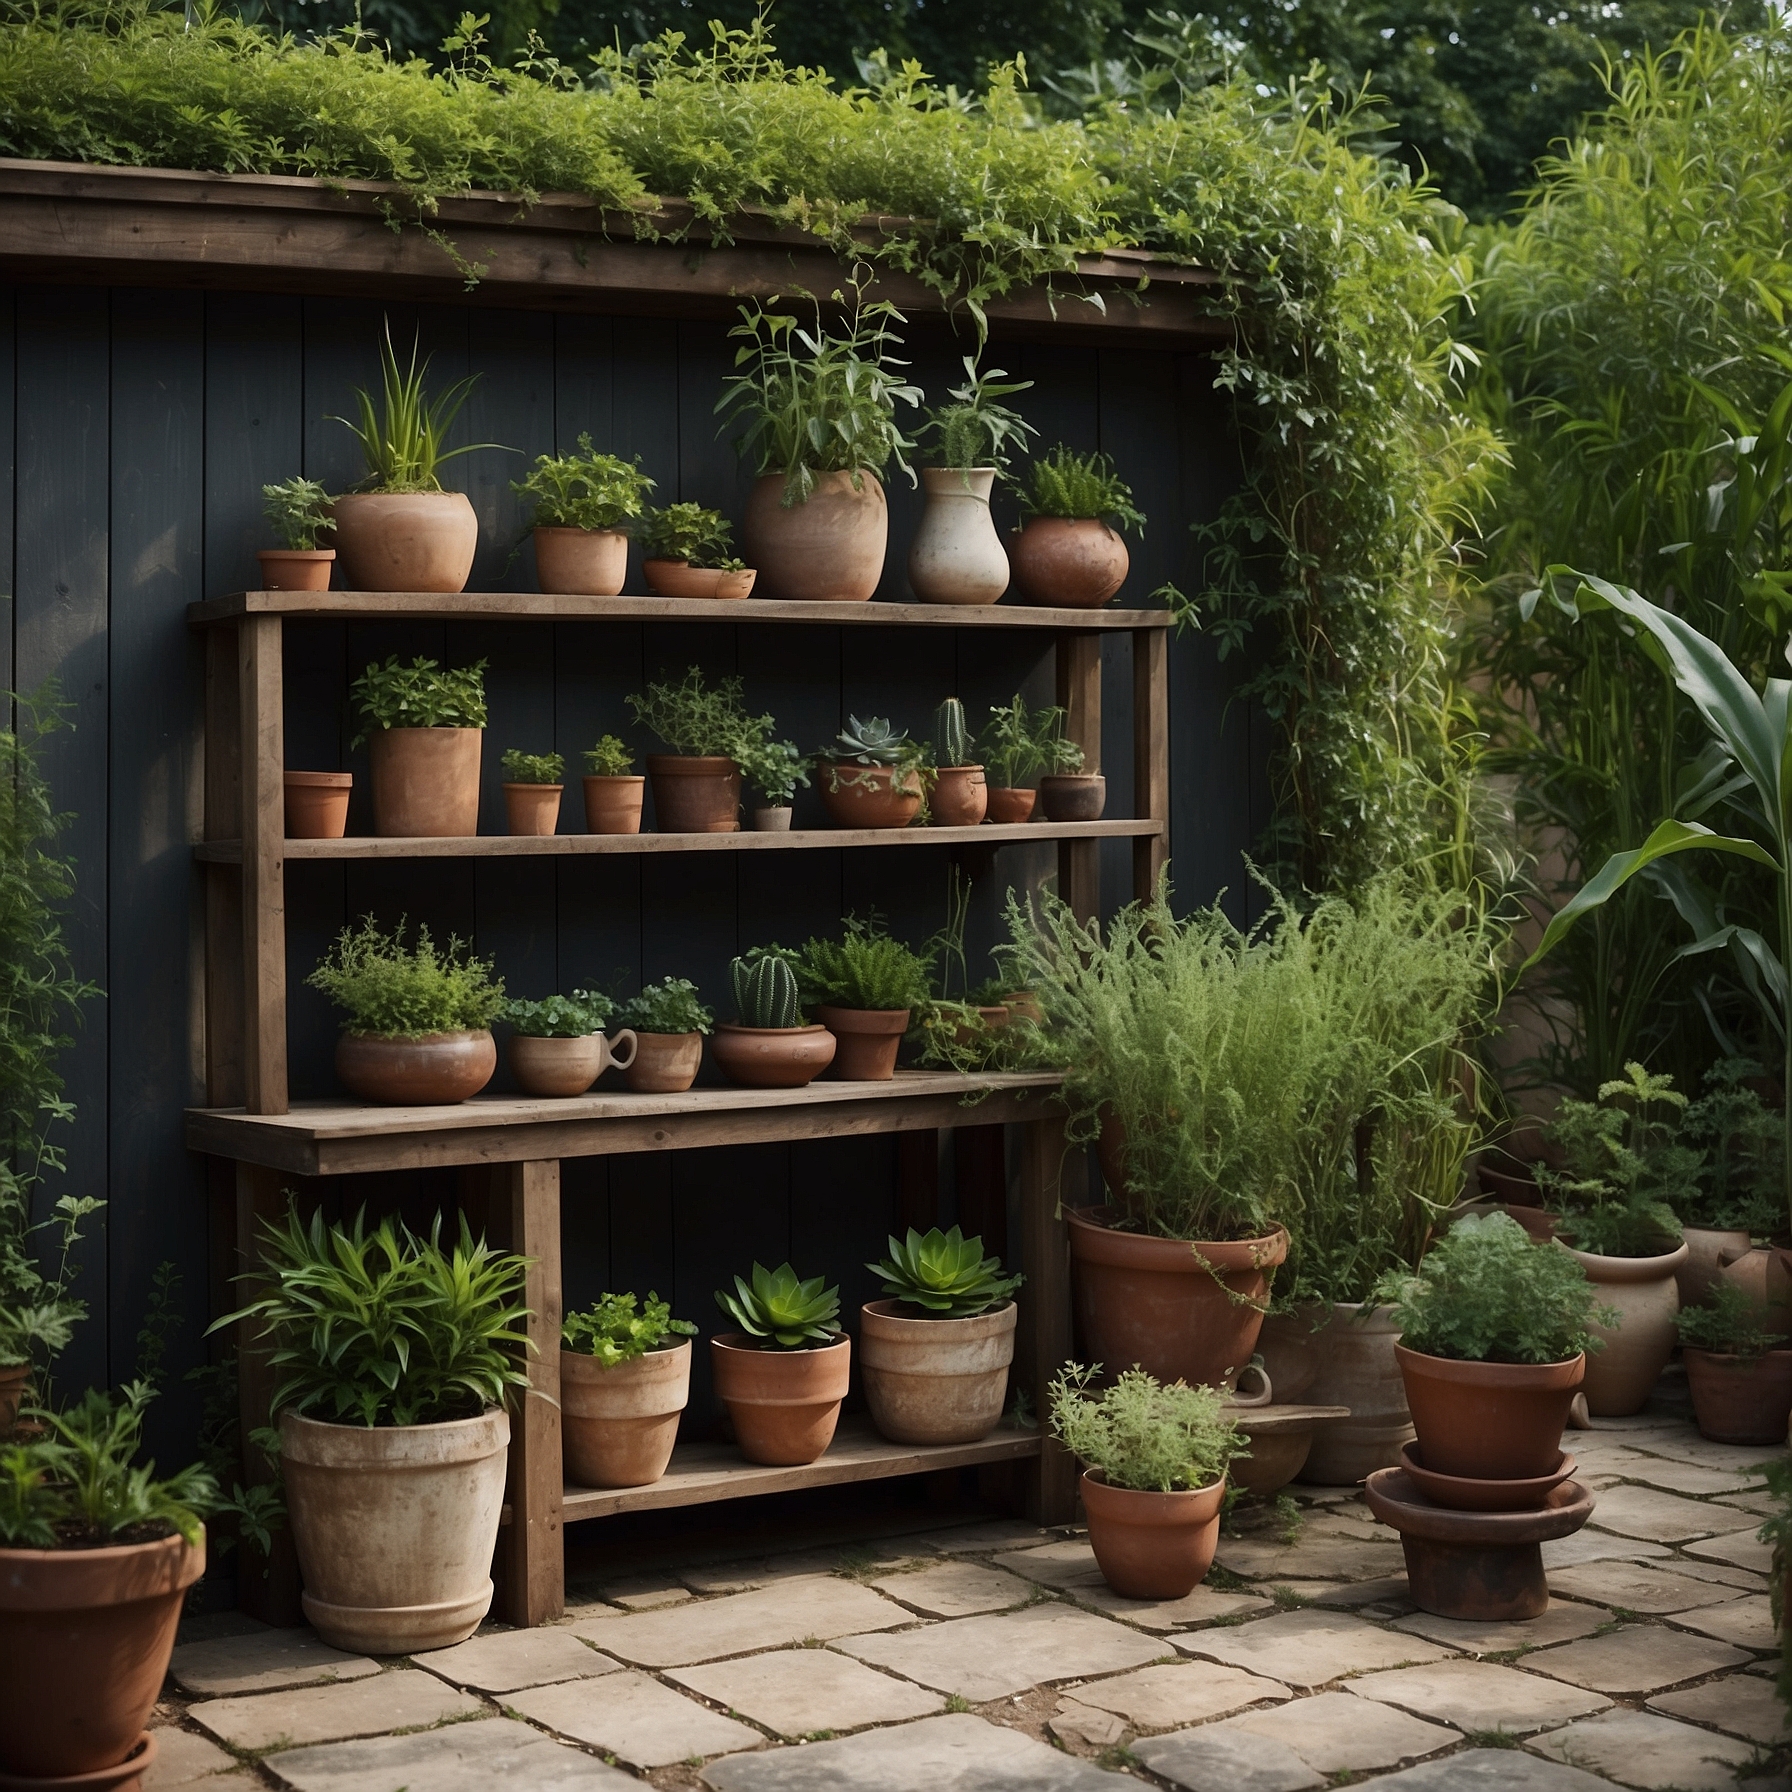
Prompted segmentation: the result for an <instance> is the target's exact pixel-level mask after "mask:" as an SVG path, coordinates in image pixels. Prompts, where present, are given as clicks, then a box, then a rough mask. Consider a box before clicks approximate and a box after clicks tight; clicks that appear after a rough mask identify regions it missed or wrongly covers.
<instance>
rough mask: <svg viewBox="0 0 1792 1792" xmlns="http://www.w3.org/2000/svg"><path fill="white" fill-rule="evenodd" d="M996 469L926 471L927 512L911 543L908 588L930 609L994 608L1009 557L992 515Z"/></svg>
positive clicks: (1004, 586) (1003, 586)
mask: <svg viewBox="0 0 1792 1792" xmlns="http://www.w3.org/2000/svg"><path fill="white" fill-rule="evenodd" d="M995 479H996V470H995V468H994V467H923V468H922V469H921V490H922V491H923V493H925V494H926V500H927V502H926V506H925V508H924V509H923V510H922V512H921V520H920V522H919V523H918V524H917V525H916V528H915V533H914V535H913V537H912V538H911V539H910V541H909V549H908V582H909V584H910V585H911V586H912V587H913V588H914V593H915V596H916V597H918V598H920V600H921V601H922V602H923V603H927V604H993V603H994V602H995V601H996V600H997V599H998V598H999V597H1000V596H1001V595H1002V593H1003V592H1004V591H1006V590H1007V589H1008V577H1009V573H1008V556H1007V554H1006V553H1005V552H1004V551H1003V549H1002V538H1001V536H999V535H998V534H997V533H996V526H995V523H994V521H993V520H992V519H991V517H990V514H989V494H990V491H991V490H992V488H993V487H994V485H995Z"/></svg>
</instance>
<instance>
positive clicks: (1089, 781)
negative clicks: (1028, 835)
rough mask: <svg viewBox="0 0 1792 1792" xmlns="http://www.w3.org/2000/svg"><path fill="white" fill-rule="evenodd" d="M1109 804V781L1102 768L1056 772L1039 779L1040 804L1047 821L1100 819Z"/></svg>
mask: <svg viewBox="0 0 1792 1792" xmlns="http://www.w3.org/2000/svg"><path fill="white" fill-rule="evenodd" d="M1107 805H1108V781H1107V779H1106V778H1104V777H1103V776H1102V775H1101V773H1100V772H1054V773H1052V774H1051V775H1050V776H1049V777H1044V778H1041V779H1040V780H1039V807H1040V808H1041V809H1042V810H1044V812H1045V819H1046V820H1047V821H1100V820H1101V812H1102V810H1103V809H1105V808H1106V807H1107Z"/></svg>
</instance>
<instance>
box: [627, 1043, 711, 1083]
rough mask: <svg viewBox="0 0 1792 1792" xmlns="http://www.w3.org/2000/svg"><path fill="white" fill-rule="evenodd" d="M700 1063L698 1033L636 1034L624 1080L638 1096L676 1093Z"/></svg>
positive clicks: (695, 1072) (689, 1080)
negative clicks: (633, 1051)
mask: <svg viewBox="0 0 1792 1792" xmlns="http://www.w3.org/2000/svg"><path fill="white" fill-rule="evenodd" d="M702 1065H703V1035H702V1034H701V1033H641V1032H637V1033H636V1034H635V1057H634V1062H633V1063H632V1064H630V1065H629V1067H628V1073H627V1077H626V1081H627V1083H628V1086H629V1087H630V1088H631V1089H632V1090H634V1092H635V1093H636V1094H637V1095H679V1094H682V1093H683V1092H684V1091H685V1090H686V1089H688V1088H689V1087H690V1086H691V1084H692V1083H694V1082H695V1081H696V1080H697V1072H698V1070H699V1069H701V1068H702Z"/></svg>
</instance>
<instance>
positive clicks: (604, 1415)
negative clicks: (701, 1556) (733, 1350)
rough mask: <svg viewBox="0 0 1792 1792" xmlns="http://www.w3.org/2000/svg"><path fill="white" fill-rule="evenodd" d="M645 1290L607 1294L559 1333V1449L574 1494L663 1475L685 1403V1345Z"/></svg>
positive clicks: (661, 1304) (682, 1327) (683, 1326)
mask: <svg viewBox="0 0 1792 1792" xmlns="http://www.w3.org/2000/svg"><path fill="white" fill-rule="evenodd" d="M696 1335H697V1328H696V1327H695V1326H694V1325H692V1324H691V1323H690V1321H689V1320H688V1319H674V1318H673V1317H672V1309H671V1307H670V1306H669V1305H668V1304H667V1303H666V1302H665V1301H663V1300H661V1299H660V1297H659V1296H658V1295H657V1294H655V1293H653V1292H652V1291H651V1290H649V1292H648V1295H647V1298H646V1300H645V1301H637V1300H636V1298H635V1296H634V1295H633V1294H605V1295H602V1296H600V1297H599V1298H598V1300H597V1301H595V1302H594V1303H593V1304H592V1305H591V1306H589V1307H587V1308H586V1309H585V1310H584V1311H583V1312H578V1313H568V1314H567V1315H566V1319H565V1322H564V1324H563V1325H562V1326H561V1328H560V1440H561V1443H560V1447H561V1454H562V1456H563V1458H564V1460H565V1463H566V1478H567V1480H569V1481H571V1482H572V1483H574V1484H575V1485H577V1486H580V1487H646V1486H649V1485H651V1484H652V1483H653V1482H655V1481H657V1480H659V1478H660V1477H661V1476H662V1475H663V1474H665V1472H666V1464H667V1463H668V1462H670V1461H671V1460H672V1446H673V1445H674V1444H675V1443H676V1442H677V1441H678V1416H679V1414H680V1413H681V1412H683V1411H684V1409H685V1406H686V1405H687V1404H688V1402H689V1400H690V1397H691V1339H692V1338H694V1337H695V1336H696Z"/></svg>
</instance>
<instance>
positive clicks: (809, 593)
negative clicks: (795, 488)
mask: <svg viewBox="0 0 1792 1792" xmlns="http://www.w3.org/2000/svg"><path fill="white" fill-rule="evenodd" d="M741 538H742V541H743V542H744V543H745V549H746V551H745V553H744V555H743V556H742V557H743V558H744V559H747V560H750V561H752V563H753V564H754V566H755V567H757V568H758V570H759V577H760V580H761V584H760V590H761V591H762V592H763V593H764V594H765V595H766V596H767V597H776V598H783V599H785V600H786V601H790V602H797V603H864V602H865V601H866V600H867V599H869V598H870V596H871V595H872V593H873V592H875V591H876V590H877V586H878V581H879V580H880V579H881V578H882V577H883V574H884V552H885V550H886V549H887V548H888V546H889V540H890V512H889V507H888V505H887V504H886V503H885V501H884V488H883V487H882V485H880V484H879V483H878V480H877V475H876V474H874V473H860V474H859V475H858V484H857V486H856V487H855V486H854V483H853V475H852V474H850V473H817V474H816V475H815V484H814V488H813V490H812V492H811V493H810V496H809V499H808V501H807V502H806V503H803V504H793V505H791V506H789V508H786V507H785V504H784V475H783V474H782V473H767V474H765V475H764V476H763V477H761V478H760V479H759V480H757V481H756V482H755V483H754V486H753V490H752V492H751V494H750V495H749V496H748V498H747V511H746V516H745V517H744V518H743V519H742V524H741Z"/></svg>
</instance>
